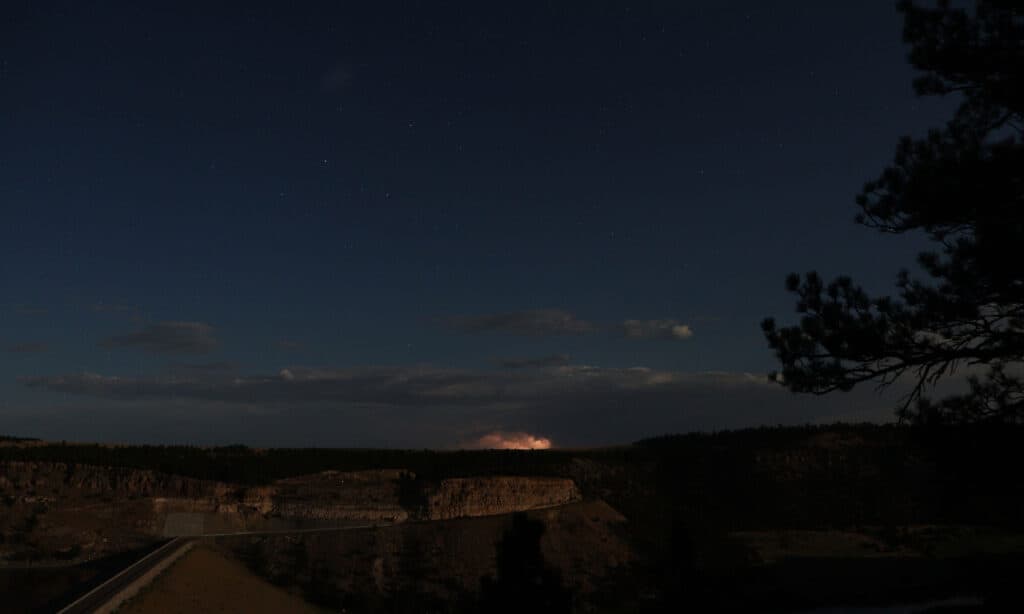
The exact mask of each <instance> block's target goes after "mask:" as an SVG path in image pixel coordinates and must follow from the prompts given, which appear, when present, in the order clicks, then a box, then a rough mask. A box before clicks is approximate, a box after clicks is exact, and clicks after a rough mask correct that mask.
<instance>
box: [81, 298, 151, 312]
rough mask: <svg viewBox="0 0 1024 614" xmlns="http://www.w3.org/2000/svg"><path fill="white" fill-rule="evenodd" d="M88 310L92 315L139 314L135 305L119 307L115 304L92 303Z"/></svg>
mask: <svg viewBox="0 0 1024 614" xmlns="http://www.w3.org/2000/svg"><path fill="white" fill-rule="evenodd" d="M89 309H90V310H91V311H92V312H94V313H127V314H137V313H138V312H139V308H138V307H136V306H135V305H121V304H117V303H104V302H103V301H98V302H96V303H93V304H92V305H89Z"/></svg>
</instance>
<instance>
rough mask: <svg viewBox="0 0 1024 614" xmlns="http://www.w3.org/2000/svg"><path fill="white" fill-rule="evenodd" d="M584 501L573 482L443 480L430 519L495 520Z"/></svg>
mask: <svg viewBox="0 0 1024 614" xmlns="http://www.w3.org/2000/svg"><path fill="white" fill-rule="evenodd" d="M579 499H580V493H579V490H578V489H577V488H576V484H575V483H574V482H573V481H572V480H568V479H564V478H539V477H511V476H495V477H477V478H451V479H447V480H442V481H441V483H440V484H439V485H438V487H437V490H435V491H434V492H433V493H431V494H429V495H428V497H427V510H426V514H427V518H428V519H430V520H444V519H448V518H462V517H469V516H492V515H495V514H508V513H511V512H522V511H526V510H532V509H538V508H543V507H551V506H554V505H564V504H566V503H572V502H573V501H578V500H579Z"/></svg>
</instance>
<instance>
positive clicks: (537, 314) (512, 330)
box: [446, 309, 597, 337]
mask: <svg viewBox="0 0 1024 614" xmlns="http://www.w3.org/2000/svg"><path fill="white" fill-rule="evenodd" d="M446 323H447V324H448V325H449V326H450V327H451V328H454V329H455V330H459V331H462V332H465V333H487V332H499V333H507V334H511V335H528V336H538V337H539V336H546V335H579V334H584V333H590V332H593V331H595V330H597V327H596V326H595V325H594V324H593V323H591V322H587V321H586V320H580V319H577V318H576V316H575V315H573V314H572V313H570V312H568V311H565V310H562V309H532V310H527V311H508V312H503V313H493V314H484V315H475V316H455V317H451V318H447V319H446Z"/></svg>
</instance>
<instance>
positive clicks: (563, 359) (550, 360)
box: [497, 354, 569, 369]
mask: <svg viewBox="0 0 1024 614" xmlns="http://www.w3.org/2000/svg"><path fill="white" fill-rule="evenodd" d="M497 363H498V365H500V366H502V367H504V368H506V369H537V368H541V367H561V366H564V365H567V364H569V355H568V354H552V355H550V356H540V357H537V358H502V359H500V360H498V361H497Z"/></svg>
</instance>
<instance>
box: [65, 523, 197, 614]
mask: <svg viewBox="0 0 1024 614" xmlns="http://www.w3.org/2000/svg"><path fill="white" fill-rule="evenodd" d="M188 541H189V538H187V537H176V538H174V539H172V540H171V541H169V542H167V543H166V544H164V545H163V546H160V547H159V548H157V549H156V550H154V551H153V552H150V553H149V554H147V555H146V556H144V557H142V558H141V559H139V560H137V561H135V562H134V563H132V564H131V565H129V566H128V567H126V568H124V569H123V570H121V572H120V573H118V574H117V575H116V576H114V577H113V578H110V579H109V580H107V581H106V582H104V583H103V584H100V585H99V586H97V587H96V588H94V589H92V590H91V591H89V592H88V593H86V594H84V595H82V596H81V597H79V598H78V599H76V600H75V601H74V602H72V603H71V604H70V605H68V606H67V607H65V608H64V609H63V610H60V611H59V612H58V613H57V614H91V613H92V612H95V611H96V610H97V609H99V608H100V607H102V606H103V605H105V604H106V603H107V602H108V601H110V600H111V599H112V598H113V597H114V596H115V595H117V594H118V593H119V592H121V591H122V590H124V588H125V587H126V586H128V585H129V584H131V583H132V582H134V581H135V580H137V579H138V578H139V577H140V576H141V575H142V574H144V573H146V572H147V571H149V570H150V569H153V567H155V566H156V565H157V564H158V563H160V561H162V560H164V559H165V558H167V557H168V556H170V555H172V554H174V553H175V552H177V551H178V548H181V547H182V546H184V545H185V544H186V543H188Z"/></svg>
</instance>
